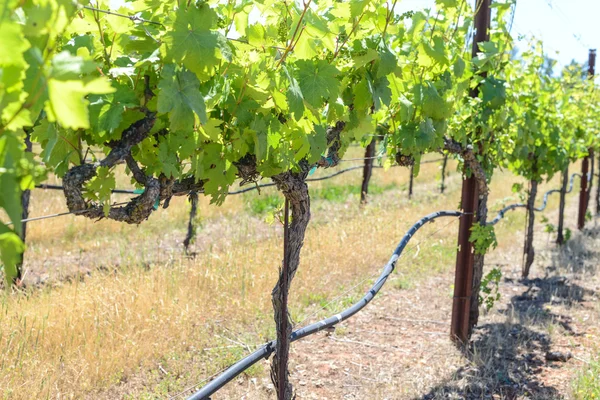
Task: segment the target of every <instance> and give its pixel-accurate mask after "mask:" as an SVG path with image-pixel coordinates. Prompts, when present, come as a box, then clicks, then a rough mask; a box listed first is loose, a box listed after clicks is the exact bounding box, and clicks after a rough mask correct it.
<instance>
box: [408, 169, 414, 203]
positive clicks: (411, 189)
mask: <svg viewBox="0 0 600 400" xmlns="http://www.w3.org/2000/svg"><path fill="white" fill-rule="evenodd" d="M414 173H415V165H414V164H412V165H411V166H410V178H409V181H408V198H409V199H411V198H412V195H413V182H414V179H415V175H414Z"/></svg>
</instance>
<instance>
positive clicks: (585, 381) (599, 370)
mask: <svg viewBox="0 0 600 400" xmlns="http://www.w3.org/2000/svg"><path fill="white" fill-rule="evenodd" d="M573 393H574V395H575V398H576V399H578V400H588V399H598V398H600V362H599V361H597V360H596V361H592V362H591V363H589V364H587V365H585V367H584V368H583V369H582V371H581V372H579V374H578V375H577V377H576V378H575V380H574V382H573Z"/></svg>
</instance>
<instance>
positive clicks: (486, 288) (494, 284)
mask: <svg viewBox="0 0 600 400" xmlns="http://www.w3.org/2000/svg"><path fill="white" fill-rule="evenodd" d="M501 279H502V271H501V270H500V269H499V268H492V270H491V271H490V272H488V273H487V274H486V275H485V276H484V277H483V279H482V280H481V290H480V294H479V304H483V305H484V306H485V308H486V310H487V311H489V310H491V309H492V307H494V303H495V302H496V301H498V300H500V280H501Z"/></svg>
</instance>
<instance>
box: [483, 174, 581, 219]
mask: <svg viewBox="0 0 600 400" xmlns="http://www.w3.org/2000/svg"><path fill="white" fill-rule="evenodd" d="M576 176H577V177H579V178H581V177H582V175H581V174H579V173H577V172H576V173H574V174H572V175H571V179H570V182H569V189H568V190H566V191H565V193H571V192H572V191H573V184H574V183H575V177H576ZM590 180H591V176H590V175H589V174H588V181H590ZM552 193H560V189H552V190H548V191H547V192H546V193H544V199H543V200H542V205H541V206H539V207H535V208H534V209H533V210H534V211H538V212H541V211H544V210H545V209H546V206H548V197H549V196H550V195H551V194H552ZM526 207H527V204H525V203H516V204H511V205H509V206H506V207H504V208H503V209H502V210H500V211H498V215H496V218H494V219H493V220H491V221H489V222H488V223H487V224H486V225H496V224H497V223H498V222H500V220H501V219H502V218H504V214H506V213H507V212H508V211H511V210H515V209H517V208H526Z"/></svg>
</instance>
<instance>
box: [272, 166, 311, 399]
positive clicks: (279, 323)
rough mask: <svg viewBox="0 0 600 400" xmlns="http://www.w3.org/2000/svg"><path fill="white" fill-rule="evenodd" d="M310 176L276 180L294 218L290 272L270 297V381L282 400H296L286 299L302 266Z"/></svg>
mask: <svg viewBox="0 0 600 400" xmlns="http://www.w3.org/2000/svg"><path fill="white" fill-rule="evenodd" d="M307 175H308V170H306V171H303V172H284V173H282V174H279V175H276V176H274V177H273V181H274V182H275V183H276V184H277V187H278V189H279V190H280V191H281V192H282V193H283V195H284V196H285V198H286V199H287V201H288V202H289V207H290V210H291V214H292V222H291V223H290V225H289V229H288V238H287V239H288V240H287V254H286V255H285V257H286V258H287V263H284V266H286V267H287V271H286V270H284V268H281V269H280V272H279V279H278V281H277V284H276V285H275V287H274V288H273V292H272V294H271V301H272V303H273V312H274V316H275V325H276V328H277V344H276V349H275V356H274V357H273V361H272V363H271V380H272V381H273V384H274V385H275V388H276V391H277V394H278V395H277V398H278V399H279V400H290V399H292V398H293V387H292V384H291V383H290V381H289V372H288V369H287V364H288V358H289V351H290V342H289V338H290V335H291V334H292V321H291V319H290V316H289V312H288V310H287V296H288V292H289V289H290V286H291V283H292V280H293V279H294V275H295V274H296V271H297V270H298V266H299V265H300V250H301V249H302V246H303V244H304V235H305V233H306V227H307V226H308V223H309V221H310V196H309V194H308V186H307V185H306V182H305V179H306V176H307ZM286 264H287V265H286Z"/></svg>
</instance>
